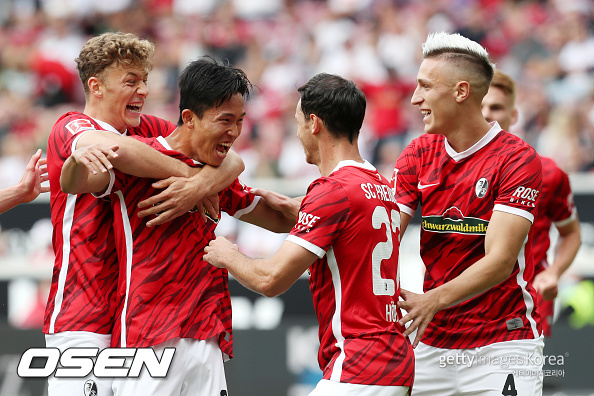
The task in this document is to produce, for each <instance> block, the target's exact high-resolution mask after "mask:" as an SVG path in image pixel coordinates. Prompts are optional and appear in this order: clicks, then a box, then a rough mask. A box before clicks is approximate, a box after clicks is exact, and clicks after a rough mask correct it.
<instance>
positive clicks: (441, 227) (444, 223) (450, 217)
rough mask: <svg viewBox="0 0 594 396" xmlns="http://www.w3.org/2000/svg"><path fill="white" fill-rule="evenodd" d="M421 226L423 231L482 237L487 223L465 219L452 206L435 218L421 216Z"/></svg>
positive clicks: (458, 210)
mask: <svg viewBox="0 0 594 396" xmlns="http://www.w3.org/2000/svg"><path fill="white" fill-rule="evenodd" d="M421 225H422V227H423V229H424V230H425V231H429V232H438V233H446V234H448V233H454V234H468V235H484V234H485V233H486V232H487V226H488V225H489V222H488V221H486V220H483V219H479V218H476V217H466V216H464V214H463V213H462V211H461V210H460V209H459V208H457V207H455V206H452V207H451V208H448V209H447V210H446V211H444V212H443V213H442V214H441V215H437V216H423V221H422V222H421Z"/></svg>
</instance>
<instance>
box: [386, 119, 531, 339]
mask: <svg viewBox="0 0 594 396" xmlns="http://www.w3.org/2000/svg"><path fill="white" fill-rule="evenodd" d="M541 172H542V167H541V164H540V157H539V156H538V154H537V153H536V152H535V151H534V149H533V148H532V147H530V146H529V145H528V144H526V143H525V142H523V141H522V140H521V139H519V138H518V137H516V136H514V135H512V134H510V133H507V132H505V131H503V130H501V128H500V127H499V125H498V124H497V123H494V124H493V126H492V128H491V129H490V131H489V132H488V133H487V134H486V135H485V136H484V137H483V138H482V139H481V140H480V141H479V142H477V143H476V144H475V145H474V146H472V147H471V148H469V149H468V150H466V151H464V152H462V153H457V152H456V151H454V150H453V149H452V148H451V146H450V145H449V144H448V142H447V139H446V138H445V137H444V136H443V135H430V134H425V135H422V136H421V137H419V138H417V139H415V140H413V141H412V142H411V143H410V145H408V146H407V147H406V148H405V150H404V151H403V152H402V154H401V155H400V158H399V159H398V161H397V163H396V168H395V169H394V177H393V183H394V186H395V195H396V199H397V200H398V204H399V206H400V210H401V211H403V212H405V213H407V214H409V215H410V216H413V215H414V213H415V211H416V209H417V205H418V204H420V205H421V215H422V220H421V221H422V223H421V258H422V260H423V262H424V264H425V267H426V271H425V281H424V285H423V288H424V290H425V291H427V290H431V289H434V288H436V287H439V286H441V285H443V284H444V283H446V282H448V281H450V280H452V279H454V278H456V277H457V276H458V275H460V274H461V273H462V272H463V271H464V270H466V269H467V268H468V267H469V266H471V265H472V264H474V263H475V262H477V261H478V260H479V259H481V258H483V257H484V256H485V234H486V231H487V227H488V225H489V220H490V219H491V215H492V213H493V211H503V212H507V213H512V214H514V215H518V216H522V217H525V218H526V219H528V220H530V221H531V222H533V221H534V216H535V214H536V207H537V204H538V200H539V199H540V197H539V191H540V188H541V178H542V176H541ZM529 235H530V236H529V238H528V241H527V243H526V244H525V245H524V246H523V248H522V250H521V252H520V254H519V256H518V259H517V261H516V263H515V266H514V269H513V272H512V273H511V275H510V276H509V277H508V278H507V280H505V281H504V282H503V283H501V284H499V285H497V286H495V287H493V288H491V289H490V290H488V291H486V292H484V293H482V294H480V295H479V296H476V297H474V298H472V299H470V300H467V301H465V302H462V303H460V304H457V305H455V306H453V307H450V308H448V309H444V310H442V311H440V312H438V313H437V314H436V315H435V317H434V318H433V321H432V322H431V324H430V325H429V327H428V328H427V330H426V332H425V334H424V336H423V339H422V342H423V343H425V344H428V345H432V346H435V347H438V348H449V349H459V348H476V347H480V346H484V345H488V344H491V343H494V342H501V341H508V340H518V339H531V338H536V337H538V336H539V335H540V333H541V331H540V320H539V316H538V313H537V311H536V309H535V307H534V297H535V291H534V289H533V288H532V286H531V285H529V283H528V282H530V281H531V280H532V277H533V274H534V262H533V255H532V240H531V235H532V232H530V234H529Z"/></svg>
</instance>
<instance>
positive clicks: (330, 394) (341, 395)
mask: <svg viewBox="0 0 594 396" xmlns="http://www.w3.org/2000/svg"><path fill="white" fill-rule="evenodd" d="M409 391H410V389H409V387H408V386H380V385H361V384H348V383H344V382H337V381H330V380H325V379H323V380H320V382H318V384H317V385H316V387H315V389H314V390H313V391H311V393H310V394H309V396H408V395H409V394H410V393H409Z"/></svg>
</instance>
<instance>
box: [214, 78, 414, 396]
mask: <svg viewBox="0 0 594 396" xmlns="http://www.w3.org/2000/svg"><path fill="white" fill-rule="evenodd" d="M298 91H299V93H300V94H301V99H300V100H299V102H298V103H297V107H296V110H295V119H296V121H297V136H298V137H299V139H300V140H301V142H302V144H303V149H304V151H305V156H306V160H307V162H308V163H311V164H315V165H316V166H317V167H318V168H319V170H320V174H321V175H322V177H320V178H318V179H317V180H315V181H314V182H313V183H312V184H311V185H310V187H309V189H308V193H307V195H306V196H305V198H304V199H303V201H302V203H301V207H300V209H299V213H298V216H297V213H296V211H295V207H296V206H297V205H293V206H290V205H289V208H292V209H293V210H292V211H291V214H292V216H295V218H298V219H299V220H298V221H297V224H296V225H295V227H293V229H292V230H291V233H290V235H289V236H288V237H287V239H286V241H285V242H284V243H283V244H282V246H281V247H280V249H279V250H278V251H277V252H276V253H275V254H274V255H273V256H272V257H271V258H269V259H251V258H248V257H247V256H245V255H243V254H242V253H240V252H239V250H238V248H237V246H236V245H233V244H232V243H231V242H229V241H228V240H227V239H225V238H224V237H218V238H217V239H216V240H214V241H212V242H210V244H209V245H208V247H207V248H206V249H205V251H206V253H207V254H206V256H204V257H205V259H206V260H207V261H208V262H210V263H211V264H213V265H214V266H216V267H218V268H226V269H228V270H229V272H230V273H231V274H232V275H233V276H234V277H235V278H236V279H237V280H238V281H239V282H241V283H242V284H243V285H244V286H246V287H247V288H249V289H251V290H253V291H255V292H258V293H261V294H264V295H266V296H269V297H271V296H276V295H279V294H281V293H284V292H285V291H286V290H287V289H288V288H289V287H290V286H291V285H292V284H293V283H294V282H295V281H296V280H297V279H298V278H299V277H300V276H301V275H302V274H303V273H304V272H305V271H306V270H309V271H310V274H311V276H310V290H311V293H312V297H313V302H314V308H315V310H316V314H317V317H318V323H319V339H320V348H319V352H318V363H319V365H320V368H321V369H322V371H323V379H322V380H320V382H318V384H317V386H316V388H315V389H314V390H313V391H312V393H310V395H320V396H321V395H324V396H327V395H345V394H373V395H394V396H395V395H408V394H409V391H410V387H411V386H412V381H413V376H414V358H413V353H412V347H411V345H410V342H409V341H408V339H407V338H406V337H404V336H403V334H402V328H401V327H400V326H399V325H398V323H397V321H398V319H399V318H400V317H401V315H400V312H399V310H398V309H397V307H396V304H397V302H398V297H399V293H400V284H399V273H398V271H399V269H398V249H399V230H398V227H399V224H400V215H399V212H398V206H397V204H396V200H395V199H394V196H393V194H392V190H391V188H390V187H389V182H388V180H386V179H385V178H384V177H382V176H381V175H380V174H379V172H378V171H377V170H376V169H375V168H374V167H373V165H371V164H370V163H369V162H367V161H365V160H364V159H363V158H362V157H361V155H360V153H359V148H358V135H359V131H360V128H361V125H362V124H363V118H364V116H365V106H366V101H365V95H364V94H363V92H362V91H361V90H359V88H357V86H356V85H355V84H354V83H353V82H352V81H348V80H345V79H343V78H342V77H339V76H336V75H330V74H325V73H321V74H318V75H316V76H314V77H313V78H312V79H310V80H309V81H308V82H307V83H306V84H305V85H303V86H301V87H300V88H299V89H298ZM269 198H270V196H268V198H266V199H269ZM272 198H274V197H272ZM295 202H296V201H293V203H295ZM270 203H271V205H272V206H275V204H273V200H270ZM280 203H283V204H287V200H286V199H281V200H280ZM289 203H290V202H289ZM275 207H276V206H275ZM289 208H285V209H284V210H288V209H289Z"/></svg>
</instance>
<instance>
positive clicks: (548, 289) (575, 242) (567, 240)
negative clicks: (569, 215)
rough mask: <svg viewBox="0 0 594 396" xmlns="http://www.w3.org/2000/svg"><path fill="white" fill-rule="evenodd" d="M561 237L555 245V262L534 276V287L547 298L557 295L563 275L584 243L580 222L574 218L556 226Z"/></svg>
mask: <svg viewBox="0 0 594 396" xmlns="http://www.w3.org/2000/svg"><path fill="white" fill-rule="evenodd" d="M556 227H557V230H558V231H559V239H558V240H557V244H556V245H555V257H554V260H553V263H552V264H551V265H550V266H549V267H548V268H546V269H545V270H544V271H542V272H541V273H539V274H538V275H536V277H535V278H534V283H533V286H534V288H535V289H536V290H537V291H538V292H539V293H540V294H542V297H543V298H544V299H545V300H553V299H555V297H557V293H558V292H559V290H558V284H559V279H560V278H561V275H563V273H564V272H565V271H566V270H567V269H568V268H569V266H570V265H571V263H572V262H573V259H574V258H575V256H576V255H577V252H578V250H579V249H580V245H581V244H582V237H581V228H580V222H579V220H578V219H577V217H576V218H575V219H573V220H572V221H571V222H570V223H569V224H565V225H562V226H556Z"/></svg>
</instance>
